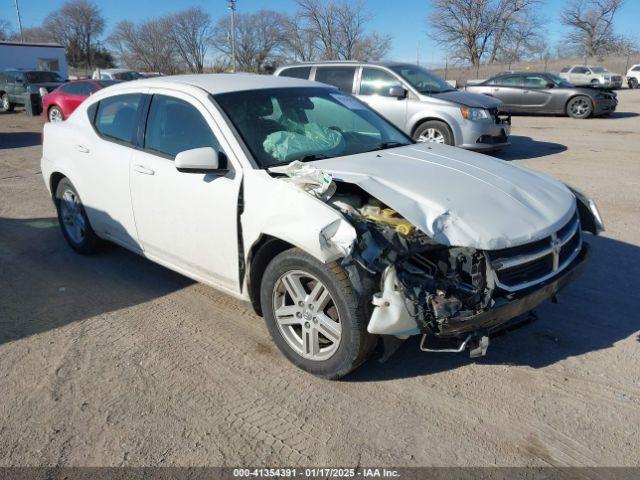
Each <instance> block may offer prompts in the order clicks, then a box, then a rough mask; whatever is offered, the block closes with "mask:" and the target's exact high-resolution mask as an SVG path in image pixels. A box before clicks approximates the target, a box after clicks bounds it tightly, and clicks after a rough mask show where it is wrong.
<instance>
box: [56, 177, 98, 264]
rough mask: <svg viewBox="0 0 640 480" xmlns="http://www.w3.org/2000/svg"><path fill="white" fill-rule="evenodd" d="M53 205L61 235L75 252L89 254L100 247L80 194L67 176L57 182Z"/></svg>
mask: <svg viewBox="0 0 640 480" xmlns="http://www.w3.org/2000/svg"><path fill="white" fill-rule="evenodd" d="M54 201H55V205H56V210H57V211H58V223H59V224H60V228H61V229H62V235H63V236H64V238H65V240H66V241H67V243H68V244H69V245H70V246H71V248H73V249H74V250H75V251H76V252H78V253H82V254H90V253H94V252H96V251H97V250H98V249H99V247H100V244H101V242H100V239H99V238H98V236H97V235H96V234H95V232H94V231H93V228H91V224H90V223H89V218H88V217H87V212H86V211H85V209H84V206H83V205H82V201H81V200H80V196H79V195H78V192H77V191H76V189H75V187H74V186H73V184H72V183H71V182H70V181H69V179H68V178H63V179H62V180H60V183H58V187H57V188H56V192H55V198H54Z"/></svg>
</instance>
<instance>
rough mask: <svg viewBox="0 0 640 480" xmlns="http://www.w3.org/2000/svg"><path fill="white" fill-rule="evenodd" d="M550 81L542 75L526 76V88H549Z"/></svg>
mask: <svg viewBox="0 0 640 480" xmlns="http://www.w3.org/2000/svg"><path fill="white" fill-rule="evenodd" d="M547 83H548V81H547V80H546V79H545V78H543V77H541V76H540V75H525V77H524V86H525V87H527V88H547Z"/></svg>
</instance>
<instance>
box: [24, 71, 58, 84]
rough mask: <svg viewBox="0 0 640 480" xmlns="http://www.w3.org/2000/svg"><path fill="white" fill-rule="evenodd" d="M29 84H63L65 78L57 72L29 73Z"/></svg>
mask: <svg viewBox="0 0 640 480" xmlns="http://www.w3.org/2000/svg"><path fill="white" fill-rule="evenodd" d="M26 75H27V80H28V81H29V83H53V82H63V81H64V80H63V78H62V77H61V76H60V75H58V74H57V73H56V72H27V74H26Z"/></svg>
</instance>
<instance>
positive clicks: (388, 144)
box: [376, 142, 407, 150]
mask: <svg viewBox="0 0 640 480" xmlns="http://www.w3.org/2000/svg"><path fill="white" fill-rule="evenodd" d="M405 145H407V144H406V143H402V142H382V143H381V144H380V145H378V148H376V150H386V149H387V148H396V147H404V146H405Z"/></svg>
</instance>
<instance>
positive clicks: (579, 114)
mask: <svg viewBox="0 0 640 480" xmlns="http://www.w3.org/2000/svg"><path fill="white" fill-rule="evenodd" d="M592 113H593V103H592V102H591V99H590V98H589V97H585V96H583V95H579V96H577V97H573V98H572V99H571V100H569V102H568V103H567V115H569V116H570V117H572V118H580V119H582V118H589V117H590V116H591V114H592Z"/></svg>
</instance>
